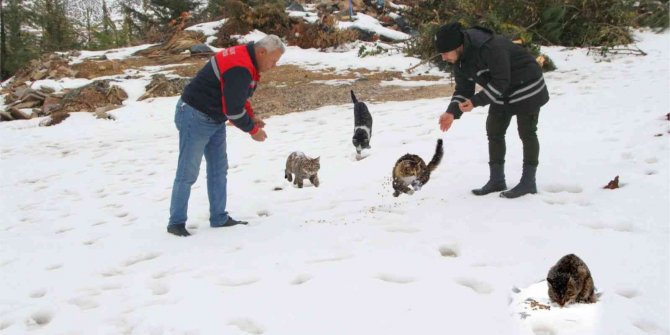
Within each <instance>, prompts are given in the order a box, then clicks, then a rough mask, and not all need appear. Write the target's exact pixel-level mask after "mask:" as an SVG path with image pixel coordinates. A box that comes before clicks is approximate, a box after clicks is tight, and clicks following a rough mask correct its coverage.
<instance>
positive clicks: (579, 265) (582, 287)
mask: <svg viewBox="0 0 670 335" xmlns="http://www.w3.org/2000/svg"><path fill="white" fill-rule="evenodd" d="M547 284H548V285H549V299H551V301H552V302H555V303H557V304H559V305H560V306H561V307H563V306H565V305H567V304H572V303H576V302H584V303H588V304H590V303H594V302H596V295H595V292H594V291H595V289H594V285H593V278H592V277H591V272H590V271H589V268H588V266H586V263H584V261H582V260H581V259H580V258H579V257H577V256H575V255H573V254H569V255H566V256H563V257H562V258H561V259H559V260H558V262H557V263H556V265H554V266H553V267H551V269H550V270H549V274H547Z"/></svg>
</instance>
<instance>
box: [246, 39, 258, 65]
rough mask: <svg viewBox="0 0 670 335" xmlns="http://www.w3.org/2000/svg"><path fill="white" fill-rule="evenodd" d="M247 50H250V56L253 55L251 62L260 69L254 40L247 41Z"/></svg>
mask: <svg viewBox="0 0 670 335" xmlns="http://www.w3.org/2000/svg"><path fill="white" fill-rule="evenodd" d="M247 51H249V57H251V62H252V63H253V64H254V68H255V69H256V71H258V63H257V62H256V50H255V49H254V42H249V43H247Z"/></svg>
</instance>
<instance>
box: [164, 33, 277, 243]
mask: <svg viewBox="0 0 670 335" xmlns="http://www.w3.org/2000/svg"><path fill="white" fill-rule="evenodd" d="M284 50H285V46H284V44H283V43H282V41H281V39H279V37H277V36H275V35H268V36H265V37H263V38H262V39H261V40H259V41H258V42H256V43H249V44H247V45H238V46H234V47H230V48H227V49H223V50H221V51H219V52H217V53H216V54H215V55H214V56H213V57H212V58H211V59H210V60H209V61H208V62H207V63H206V64H205V66H204V67H203V68H202V69H200V71H198V73H197V74H196V76H195V78H193V80H191V82H190V83H189V84H188V85H187V86H186V87H185V88H184V92H183V93H182V95H181V99H179V101H178V102H177V108H176V112H175V124H176V126H177V129H178V130H179V159H178V162H177V172H176V176H175V179H174V184H173V187H172V198H171V200H170V219H169V221H168V226H167V231H168V233H170V234H173V235H177V236H189V235H190V233H189V232H188V231H187V230H186V219H187V216H186V212H187V210H188V199H189V197H190V195H191V186H193V184H194V183H195V181H196V179H197V178H198V174H199V171H200V163H201V162H202V157H203V156H205V160H206V161H207V196H208V198H209V225H210V226H211V227H230V226H234V225H238V224H247V222H245V221H239V220H235V219H233V218H232V217H230V215H228V212H227V210H226V200H227V193H226V187H227V182H228V180H227V173H228V172H227V171H228V156H227V153H226V121H228V120H229V121H230V122H231V123H232V124H233V125H235V126H236V127H237V128H239V129H240V130H242V131H244V132H246V133H248V134H249V135H251V138H252V139H253V140H255V141H259V142H263V141H265V139H266V138H267V135H266V133H265V130H264V129H263V128H264V127H265V123H264V122H263V121H262V120H261V119H260V118H258V117H257V116H255V115H254V112H253V109H252V108H251V103H250V101H249V98H251V96H252V95H253V93H254V91H255V89H256V84H257V82H258V81H259V80H260V73H262V72H265V71H268V70H270V69H272V68H274V67H275V66H276V65H277V61H279V58H280V57H281V56H282V55H283V54H284Z"/></svg>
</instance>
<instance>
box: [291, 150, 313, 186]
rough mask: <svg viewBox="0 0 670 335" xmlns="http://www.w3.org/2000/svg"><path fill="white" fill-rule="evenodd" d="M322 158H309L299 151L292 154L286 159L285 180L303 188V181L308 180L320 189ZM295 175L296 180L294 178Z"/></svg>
mask: <svg viewBox="0 0 670 335" xmlns="http://www.w3.org/2000/svg"><path fill="white" fill-rule="evenodd" d="M319 160H320V157H317V158H309V157H307V156H305V154H304V153H302V152H299V151H294V152H292V153H291V154H290V155H289V156H288V158H287V159H286V170H284V178H286V180H288V181H293V184H295V185H298V187H299V188H302V185H303V182H302V181H303V179H305V178H307V179H309V181H310V182H312V185H314V186H316V187H319V176H318V175H317V173H318V172H319V168H321V164H320V163H319ZM293 175H295V179H294V178H293Z"/></svg>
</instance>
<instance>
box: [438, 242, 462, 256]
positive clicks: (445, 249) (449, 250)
mask: <svg viewBox="0 0 670 335" xmlns="http://www.w3.org/2000/svg"><path fill="white" fill-rule="evenodd" d="M438 251H439V252H440V255H442V257H454V258H455V257H458V254H459V252H458V248H457V247H456V246H449V245H443V246H441V247H440V248H439V249H438Z"/></svg>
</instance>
